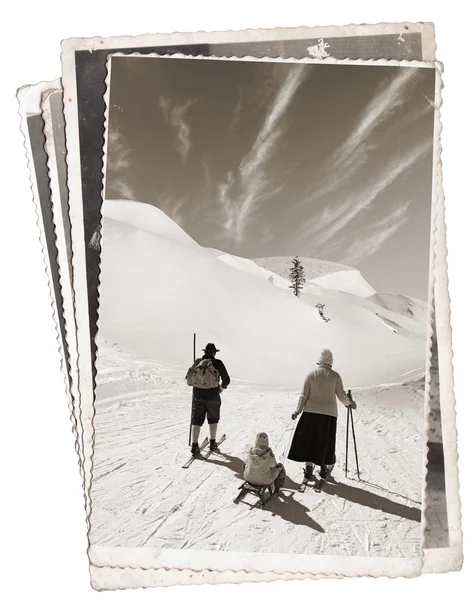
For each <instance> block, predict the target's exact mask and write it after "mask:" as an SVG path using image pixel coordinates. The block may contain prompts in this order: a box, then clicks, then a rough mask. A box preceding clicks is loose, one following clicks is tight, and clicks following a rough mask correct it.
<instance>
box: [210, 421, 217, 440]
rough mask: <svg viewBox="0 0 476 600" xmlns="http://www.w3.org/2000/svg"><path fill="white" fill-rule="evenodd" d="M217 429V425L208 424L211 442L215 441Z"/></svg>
mask: <svg viewBox="0 0 476 600" xmlns="http://www.w3.org/2000/svg"><path fill="white" fill-rule="evenodd" d="M217 429H218V423H211V424H210V439H211V440H216V439H217Z"/></svg>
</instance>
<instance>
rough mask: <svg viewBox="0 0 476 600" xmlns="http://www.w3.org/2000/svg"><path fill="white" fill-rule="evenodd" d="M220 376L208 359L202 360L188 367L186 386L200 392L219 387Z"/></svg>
mask: <svg viewBox="0 0 476 600" xmlns="http://www.w3.org/2000/svg"><path fill="white" fill-rule="evenodd" d="M219 380H220V374H219V372H218V371H217V370H216V369H215V367H214V366H213V361H212V360H211V359H210V358H202V359H201V360H199V361H197V362H196V363H195V364H194V365H192V366H191V367H190V369H189V370H188V373H187V384H188V385H190V386H193V387H196V388H199V389H201V390H210V389H213V388H217V387H218V386H219Z"/></svg>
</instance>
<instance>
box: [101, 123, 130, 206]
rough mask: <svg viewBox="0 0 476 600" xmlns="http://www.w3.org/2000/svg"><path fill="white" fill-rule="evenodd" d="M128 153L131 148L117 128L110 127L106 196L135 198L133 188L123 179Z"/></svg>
mask: <svg viewBox="0 0 476 600" xmlns="http://www.w3.org/2000/svg"><path fill="white" fill-rule="evenodd" d="M130 155H131V149H130V148H129V146H128V144H127V142H126V139H125V137H124V136H123V135H122V134H121V133H119V132H118V130H117V129H115V128H113V127H111V128H110V129H109V132H108V141H107V169H106V189H107V197H112V196H114V197H115V198H117V199H123V200H135V194H134V190H133V189H132V187H131V186H130V184H128V183H126V180H125V177H126V176H127V173H128V169H129V167H130V163H131V160H130Z"/></svg>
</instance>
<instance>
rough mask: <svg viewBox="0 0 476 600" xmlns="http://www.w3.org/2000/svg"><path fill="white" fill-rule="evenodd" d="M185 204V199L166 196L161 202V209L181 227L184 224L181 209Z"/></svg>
mask: <svg viewBox="0 0 476 600" xmlns="http://www.w3.org/2000/svg"><path fill="white" fill-rule="evenodd" d="M184 205H185V201H184V200H176V199H174V198H170V197H169V198H166V199H165V200H162V202H160V208H161V210H162V211H163V212H164V213H165V214H166V215H168V216H169V217H170V218H171V219H172V220H173V221H175V223H177V225H179V226H180V227H181V226H182V224H183V217H182V214H181V210H182V208H183V206H184Z"/></svg>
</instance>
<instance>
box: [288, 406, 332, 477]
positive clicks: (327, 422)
mask: <svg viewBox="0 0 476 600" xmlns="http://www.w3.org/2000/svg"><path fill="white" fill-rule="evenodd" d="M336 430H337V417H330V416H329V415H318V414H315V413H307V412H304V413H303V414H302V415H301V418H300V419H299V422H298V424H297V426H296V430H295V432H294V436H293V441H292V442H291V448H290V449H289V454H288V458H289V460H294V461H296V462H312V463H314V464H315V465H333V464H335V462H336Z"/></svg>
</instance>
